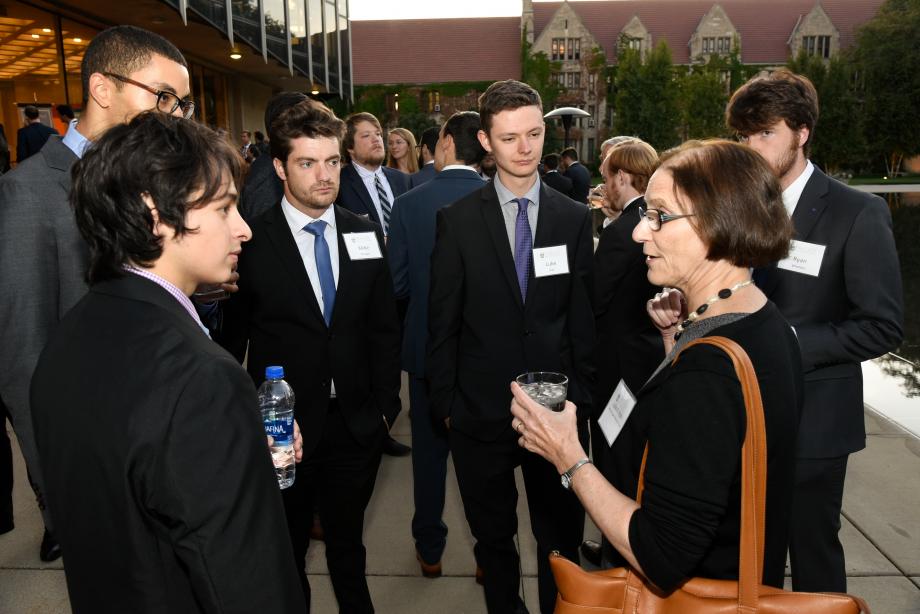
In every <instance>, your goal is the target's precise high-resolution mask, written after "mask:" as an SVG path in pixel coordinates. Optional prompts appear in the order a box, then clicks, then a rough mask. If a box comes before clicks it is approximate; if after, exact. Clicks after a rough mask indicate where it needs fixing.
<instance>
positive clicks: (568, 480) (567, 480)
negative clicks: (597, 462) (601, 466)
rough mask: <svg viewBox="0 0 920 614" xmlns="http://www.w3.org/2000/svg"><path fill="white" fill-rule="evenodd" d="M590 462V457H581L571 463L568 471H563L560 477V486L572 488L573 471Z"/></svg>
mask: <svg viewBox="0 0 920 614" xmlns="http://www.w3.org/2000/svg"><path fill="white" fill-rule="evenodd" d="M588 464H591V459H590V458H583V459H581V460H580V461H578V462H577V463H575V464H574V465H572V466H571V467H570V468H569V470H568V471H566V472H565V473H563V474H562V475H561V476H560V478H562V487H563V488H565V489H566V490H572V476H574V475H575V472H576V471H578V470H579V469H581V468H582V467H584V466H585V465H588Z"/></svg>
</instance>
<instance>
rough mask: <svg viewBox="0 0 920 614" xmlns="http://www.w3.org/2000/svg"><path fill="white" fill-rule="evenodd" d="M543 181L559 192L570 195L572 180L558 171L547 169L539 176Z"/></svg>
mask: <svg viewBox="0 0 920 614" xmlns="http://www.w3.org/2000/svg"><path fill="white" fill-rule="evenodd" d="M541 180H542V181H543V183H545V184H546V185H548V186H549V187H551V188H552V189H554V190H556V191H557V192H559V193H560V194H565V195H566V196H568V197H570V198H571V196H572V185H573V184H572V180H571V179H569V178H568V177H566V176H565V175H563V174H562V173H560V172H559V171H549V172H548V173H546V174H545V175H543V177H541Z"/></svg>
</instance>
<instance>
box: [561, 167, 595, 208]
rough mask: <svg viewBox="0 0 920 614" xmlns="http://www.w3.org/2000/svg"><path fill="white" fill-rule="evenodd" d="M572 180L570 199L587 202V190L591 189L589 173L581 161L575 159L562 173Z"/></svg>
mask: <svg viewBox="0 0 920 614" xmlns="http://www.w3.org/2000/svg"><path fill="white" fill-rule="evenodd" d="M563 174H564V175H565V176H566V177H568V178H569V179H571V180H572V194H571V196H572V199H573V200H577V201H578V202H580V203H587V202H588V192H590V191H591V173H589V172H588V169H587V168H586V167H585V165H584V164H582V163H581V162H578V161H575V162H573V163H572V164H571V166H569V167H568V168H567V169H565V173H563Z"/></svg>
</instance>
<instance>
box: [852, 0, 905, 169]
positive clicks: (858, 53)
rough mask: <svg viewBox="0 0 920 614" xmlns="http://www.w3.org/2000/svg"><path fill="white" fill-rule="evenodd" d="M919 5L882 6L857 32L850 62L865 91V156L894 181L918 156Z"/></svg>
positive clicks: (900, 1)
mask: <svg viewBox="0 0 920 614" xmlns="http://www.w3.org/2000/svg"><path fill="white" fill-rule="evenodd" d="M918 32H920V0H886V2H885V3H884V4H882V6H881V7H880V8H879V11H878V14H877V15H876V16H875V17H874V18H873V19H872V20H871V21H869V22H867V23H866V24H865V25H863V27H862V28H860V29H859V31H858V32H857V37H856V47H855V49H854V57H855V61H856V67H857V70H858V74H859V76H860V78H861V81H862V84H863V86H864V88H863V93H864V100H865V106H864V115H865V119H866V126H867V128H869V131H868V133H867V134H866V141H867V143H868V147H869V153H870V155H874V156H879V157H882V158H884V160H885V167H886V169H887V171H888V176H889V177H893V176H896V175H897V173H898V172H899V171H900V168H901V163H902V162H903V160H904V158H905V157H910V156H914V155H917V154H920V116H918V114H917V101H918V100H920V70H918V66H920V45H918V44H917V33H918Z"/></svg>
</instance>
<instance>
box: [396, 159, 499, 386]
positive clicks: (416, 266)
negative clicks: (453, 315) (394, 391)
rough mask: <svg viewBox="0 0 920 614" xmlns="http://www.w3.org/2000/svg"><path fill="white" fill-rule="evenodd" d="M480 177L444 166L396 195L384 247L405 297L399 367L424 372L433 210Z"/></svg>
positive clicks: (398, 292)
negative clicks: (407, 305)
mask: <svg viewBox="0 0 920 614" xmlns="http://www.w3.org/2000/svg"><path fill="white" fill-rule="evenodd" d="M483 184H485V180H484V179H483V178H482V177H480V176H479V174H478V173H476V172H475V171H473V170H465V169H459V168H458V169H449V170H446V171H441V172H440V173H438V174H437V175H435V177H434V179H432V180H431V181H429V182H427V183H425V184H424V185H422V186H419V187H418V188H416V189H412V190H409V191H408V192H406V193H405V194H403V195H402V196H400V197H399V198H397V199H396V203H395V204H394V205H393V217H392V218H391V219H390V236H389V239H388V241H389V242H388V244H387V251H388V252H389V255H390V269H391V270H392V272H393V286H394V289H395V291H396V296H398V297H400V298H404V297H409V309H408V314H407V317H406V326H405V335H404V338H403V350H402V362H403V369H405V370H406V371H408V372H409V373H412V374H414V375H416V376H417V377H421V376H423V375H424V374H425V344H426V342H427V340H428V288H429V281H430V279H431V252H432V251H433V250H434V239H435V231H436V229H437V227H436V217H437V214H438V211H439V210H441V209H442V208H443V207H445V206H447V205H449V204H450V203H452V202H455V201H457V200H460V199H461V198H463V197H464V196H466V195H467V194H469V193H470V192H472V191H473V190H475V189H477V188H481V187H482V186H483Z"/></svg>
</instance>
